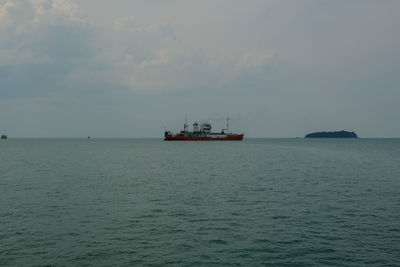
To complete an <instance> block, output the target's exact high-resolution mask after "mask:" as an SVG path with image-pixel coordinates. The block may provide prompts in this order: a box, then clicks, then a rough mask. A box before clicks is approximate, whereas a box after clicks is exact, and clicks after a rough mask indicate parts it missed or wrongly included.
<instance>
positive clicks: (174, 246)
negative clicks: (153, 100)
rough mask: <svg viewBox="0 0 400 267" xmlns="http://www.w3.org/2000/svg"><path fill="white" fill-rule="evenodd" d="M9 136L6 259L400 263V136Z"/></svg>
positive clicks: (4, 157) (2, 153) (1, 148)
mask: <svg viewBox="0 0 400 267" xmlns="http://www.w3.org/2000/svg"><path fill="white" fill-rule="evenodd" d="M0 141H1V142H0V265H2V266H10V265H12V266H14V265H17V266H18V265H29V266H39V265H40V266H41V265H61V266H65V265H67V266H70V265H92V266H111V265H115V266H137V265H139V266H140V265H156V266H157V265H158V266H164V265H172V266H192V265H204V266H209V265H217V266H223V265H226V266H232V265H241V266H263V265H274V266H321V265H337V266H367V265H370V266H395V265H397V266H399V265H400V139H357V140H354V139H352V140H340V139H339V140H335V139H326V140H324V139H246V140H244V141H243V142H163V141H162V140H157V139H90V140H87V139H8V140H0Z"/></svg>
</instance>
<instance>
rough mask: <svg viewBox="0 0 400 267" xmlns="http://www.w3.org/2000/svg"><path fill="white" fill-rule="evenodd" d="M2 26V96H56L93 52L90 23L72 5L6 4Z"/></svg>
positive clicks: (56, 1) (61, 0) (58, 0)
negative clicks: (65, 78) (56, 91)
mask: <svg viewBox="0 0 400 267" xmlns="http://www.w3.org/2000/svg"><path fill="white" fill-rule="evenodd" d="M0 25H2V26H1V27H0V36H2V38H1V41H0V75H1V77H3V78H2V84H3V85H2V90H1V92H0V95H2V96H13V97H27V96H29V95H32V96H38V95H42V94H49V93H51V92H54V91H55V90H57V89H58V88H60V87H62V86H64V85H63V83H64V80H63V79H64V76H65V75H66V74H68V73H69V72H71V71H73V70H74V68H76V67H77V66H79V64H81V63H82V62H84V61H85V60H86V59H88V57H90V55H91V53H92V50H91V47H90V46H91V40H90V36H91V30H90V26H89V23H88V22H87V21H86V19H85V18H84V16H83V15H82V11H81V10H80V9H79V8H78V7H77V5H76V4H74V3H73V2H71V1H67V0H47V1H45V0H31V1H30V0H19V1H7V2H5V3H4V4H2V5H0Z"/></svg>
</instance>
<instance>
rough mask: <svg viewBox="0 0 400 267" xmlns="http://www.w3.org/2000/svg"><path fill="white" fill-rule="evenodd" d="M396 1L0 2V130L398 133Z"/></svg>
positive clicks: (61, 133) (33, 133)
mask: <svg viewBox="0 0 400 267" xmlns="http://www.w3.org/2000/svg"><path fill="white" fill-rule="evenodd" d="M399 13H400V1H398V0H392V1H391V0H383V1H378V0H376V1H370V0H335V1H331V0H291V1H290V0H249V1H241V0H240V1H239V0H202V1H188V0H179V1H178V0H171V1H166V0H163V1H161V0H153V1H148V0H142V1H132V0H116V1H106V0H79V1H78V0H0V133H1V134H7V135H9V137H85V136H91V137H132V138H139V137H162V136H163V132H164V130H165V129H168V130H175V131H177V130H180V129H181V128H182V127H183V123H184V118H185V114H187V117H188V121H189V124H192V123H193V122H194V121H203V120H207V121H210V122H211V123H212V125H213V127H214V129H215V130H219V129H221V128H222V127H223V125H224V124H225V118H226V117H227V116H229V117H230V118H231V120H230V126H231V130H232V131H236V132H244V133H245V135H246V136H247V137H301V136H304V135H305V134H307V133H310V132H315V131H332V130H348V131H355V132H356V133H357V134H358V135H359V136H361V137H400V123H399V114H400V104H399V103H400V51H399V48H400V34H399V33H400V16H398V14H399Z"/></svg>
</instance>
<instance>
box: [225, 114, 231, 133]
mask: <svg viewBox="0 0 400 267" xmlns="http://www.w3.org/2000/svg"><path fill="white" fill-rule="evenodd" d="M229 120H230V119H229V116H226V132H227V133H229Z"/></svg>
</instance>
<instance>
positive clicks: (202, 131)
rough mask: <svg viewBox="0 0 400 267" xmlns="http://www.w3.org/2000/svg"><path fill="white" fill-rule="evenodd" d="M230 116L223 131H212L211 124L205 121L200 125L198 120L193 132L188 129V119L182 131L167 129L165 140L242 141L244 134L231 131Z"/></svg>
mask: <svg viewBox="0 0 400 267" xmlns="http://www.w3.org/2000/svg"><path fill="white" fill-rule="evenodd" d="M228 122H229V118H227V120H226V129H222V130H221V132H217V133H213V132H211V124H209V123H207V122H204V123H201V124H200V125H199V123H198V122H195V123H194V124H193V132H190V131H189V130H188V124H187V119H186V118H185V124H184V127H183V130H182V131H180V133H176V134H173V133H171V132H170V131H165V133H164V140H165V141H241V140H243V136H244V134H235V133H231V132H229V124H228Z"/></svg>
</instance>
